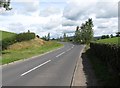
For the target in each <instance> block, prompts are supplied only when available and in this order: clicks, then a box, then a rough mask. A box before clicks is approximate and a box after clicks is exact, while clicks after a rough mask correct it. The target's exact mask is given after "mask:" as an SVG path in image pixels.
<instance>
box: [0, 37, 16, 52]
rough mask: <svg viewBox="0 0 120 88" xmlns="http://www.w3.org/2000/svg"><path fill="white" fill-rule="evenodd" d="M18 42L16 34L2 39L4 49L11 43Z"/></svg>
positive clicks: (1, 43)
mask: <svg viewBox="0 0 120 88" xmlns="http://www.w3.org/2000/svg"><path fill="white" fill-rule="evenodd" d="M16 42H17V41H16V36H11V37H8V38H5V39H3V40H2V41H0V45H1V46H2V50H4V49H7V47H8V46H9V45H12V44H14V43H16Z"/></svg>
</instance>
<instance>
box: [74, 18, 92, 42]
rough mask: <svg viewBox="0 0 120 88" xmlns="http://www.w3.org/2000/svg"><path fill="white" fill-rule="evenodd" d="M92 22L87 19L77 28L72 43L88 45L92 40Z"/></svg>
mask: <svg viewBox="0 0 120 88" xmlns="http://www.w3.org/2000/svg"><path fill="white" fill-rule="evenodd" d="M92 27H93V21H92V19H90V18H89V19H88V20H87V21H86V22H85V23H82V25H81V26H80V27H79V26H77V28H76V31H75V38H74V42H76V43H86V44H89V43H90V41H92V40H93V28H92Z"/></svg>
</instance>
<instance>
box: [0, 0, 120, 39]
mask: <svg viewBox="0 0 120 88" xmlns="http://www.w3.org/2000/svg"><path fill="white" fill-rule="evenodd" d="M118 1H119V0H11V7H12V8H13V9H12V10H11V11H4V9H3V8H0V29H1V30H5V31H10V32H15V33H21V32H26V31H27V30H30V31H32V32H35V33H36V34H38V35H40V36H41V37H42V36H45V35H47V33H49V32H50V33H51V37H55V38H57V37H60V36H62V35H63V33H67V35H69V36H70V35H74V31H75V30H76V26H80V25H81V24H82V23H84V22H85V21H86V20H87V19H88V18H92V19H93V23H94V28H93V29H94V36H100V35H103V34H115V32H117V31H118Z"/></svg>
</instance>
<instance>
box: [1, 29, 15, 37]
mask: <svg viewBox="0 0 120 88" xmlns="http://www.w3.org/2000/svg"><path fill="white" fill-rule="evenodd" d="M0 33H1V34H2V36H1V37H2V38H1V39H5V38H9V37H12V36H14V35H16V34H15V33H12V32H7V31H1V30H0Z"/></svg>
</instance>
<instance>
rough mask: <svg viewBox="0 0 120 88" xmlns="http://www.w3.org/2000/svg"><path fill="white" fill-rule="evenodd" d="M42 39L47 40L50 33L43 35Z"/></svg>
mask: <svg viewBox="0 0 120 88" xmlns="http://www.w3.org/2000/svg"><path fill="white" fill-rule="evenodd" d="M42 39H43V40H45V41H49V40H50V33H48V35H47V36H46V35H45V36H44V37H42Z"/></svg>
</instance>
